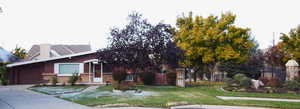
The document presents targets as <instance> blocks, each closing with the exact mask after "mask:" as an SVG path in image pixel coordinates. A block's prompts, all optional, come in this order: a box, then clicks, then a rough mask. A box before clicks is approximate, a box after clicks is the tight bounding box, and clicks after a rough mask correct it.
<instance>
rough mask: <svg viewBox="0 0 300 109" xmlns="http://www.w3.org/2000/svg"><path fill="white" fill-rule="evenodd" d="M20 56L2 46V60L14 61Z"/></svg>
mask: <svg viewBox="0 0 300 109" xmlns="http://www.w3.org/2000/svg"><path fill="white" fill-rule="evenodd" d="M16 60H18V57H17V56H15V55H13V54H12V53H10V52H9V51H6V50H5V49H3V48H2V47H0V62H14V61H16Z"/></svg>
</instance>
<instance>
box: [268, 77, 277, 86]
mask: <svg viewBox="0 0 300 109" xmlns="http://www.w3.org/2000/svg"><path fill="white" fill-rule="evenodd" d="M267 85H268V86H271V87H279V86H280V80H279V79H277V78H272V79H270V80H269V82H268V84H267Z"/></svg>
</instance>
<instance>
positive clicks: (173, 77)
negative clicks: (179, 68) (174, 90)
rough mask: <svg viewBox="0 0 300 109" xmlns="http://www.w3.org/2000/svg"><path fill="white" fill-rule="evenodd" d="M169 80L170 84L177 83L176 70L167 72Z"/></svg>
mask: <svg viewBox="0 0 300 109" xmlns="http://www.w3.org/2000/svg"><path fill="white" fill-rule="evenodd" d="M166 75H167V82H168V84H169V85H176V78H177V75H176V73H175V72H167V74H166Z"/></svg>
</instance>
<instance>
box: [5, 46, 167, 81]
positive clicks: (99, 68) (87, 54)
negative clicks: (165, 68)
mask: <svg viewBox="0 0 300 109" xmlns="http://www.w3.org/2000/svg"><path fill="white" fill-rule="evenodd" d="M37 47H38V48H36V46H33V48H32V49H31V50H30V52H32V53H30V56H29V59H30V60H26V61H20V62H16V63H12V64H8V65H7V67H8V71H9V73H8V77H9V82H10V83H9V84H39V83H49V82H51V80H52V78H53V77H57V79H58V82H59V83H67V82H68V80H69V78H70V77H71V76H72V75H73V73H78V74H79V76H80V78H81V79H80V80H79V81H78V83H80V84H106V83H113V82H115V81H113V79H112V70H113V69H115V68H116V66H115V65H114V64H113V63H109V62H107V61H109V60H107V59H109V58H107V59H104V60H105V61H102V60H99V59H98V58H99V53H97V51H84V52H76V50H78V51H80V50H82V49H80V50H79V49H78V48H77V49H76V50H75V51H72V52H69V53H66V52H65V51H64V52H63V50H62V51H60V50H58V46H53V45H50V46H49V45H46V44H42V45H39V46H37ZM77 47H78V46H77ZM75 48H76V47H75ZM75 48H68V49H69V50H74V49H75ZM62 49H65V47H63V48H62ZM65 50H66V49H65ZM69 50H67V51H69ZM86 50H87V49H86ZM33 51H35V52H33ZM36 51H38V52H36ZM75 52H76V53H75ZM106 52H108V51H103V53H106ZM63 53H65V54H63ZM33 54H36V55H33ZM106 60H107V61H106ZM129 74H130V75H128V76H127V78H126V81H127V82H137V83H141V80H140V78H139V76H137V75H138V74H137V73H133V72H131V73H129ZM156 76H157V77H156V81H157V84H161V85H163V84H166V75H164V74H157V75H156ZM134 78H136V79H134Z"/></svg>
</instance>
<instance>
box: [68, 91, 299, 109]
mask: <svg viewBox="0 0 300 109" xmlns="http://www.w3.org/2000/svg"><path fill="white" fill-rule="evenodd" d="M137 88H138V89H141V90H143V91H153V92H157V93H159V94H157V95H153V96H148V97H144V98H134V97H127V98H126V97H110V96H105V97H100V98H86V97H81V98H79V99H75V100H74V99H73V100H70V101H73V102H76V103H79V104H83V105H88V106H95V105H102V104H115V103H128V104H130V105H132V106H142V107H165V106H166V103H168V102H174V101H187V102H188V103H189V104H208V105H239V106H258V107H274V108H284V109H299V108H300V103H289V102H272V101H242V100H229V101H227V100H226V101H225V100H221V99H218V98H216V97H215V96H248V97H269V98H291V99H300V95H294V94H260V93H241V92H223V91H221V90H220V86H212V87H209V86H202V87H188V88H179V87H173V86H138V87H137ZM111 90H112V87H111V86H108V87H101V88H99V89H98V90H97V91H111ZM67 100H68V99H67Z"/></svg>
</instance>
